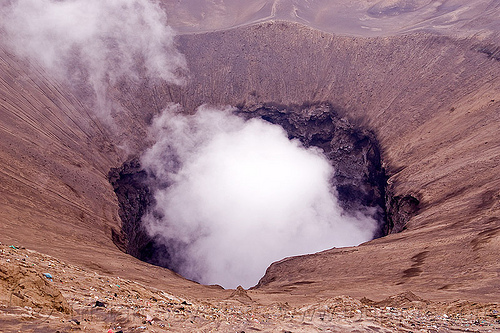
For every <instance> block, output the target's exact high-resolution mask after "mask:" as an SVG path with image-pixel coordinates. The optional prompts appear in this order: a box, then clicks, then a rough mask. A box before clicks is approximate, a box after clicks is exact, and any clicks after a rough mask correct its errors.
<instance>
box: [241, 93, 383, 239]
mask: <svg viewBox="0 0 500 333" xmlns="http://www.w3.org/2000/svg"><path fill="white" fill-rule="evenodd" d="M236 113H237V114H238V115H241V116H243V117H245V118H247V119H249V118H254V117H259V118H262V119H263V120H266V121H268V122H270V123H273V124H278V125H280V126H281V127H283V128H284V129H285V131H286V132H287V133H288V137H289V138H290V139H298V140H299V141H300V142H301V143H302V144H303V145H304V146H305V147H311V146H315V147H318V148H321V149H322V150H323V153H324V155H325V156H326V157H327V158H328V159H329V160H330V163H331V165H332V166H333V167H334V169H335V176H334V179H332V183H333V185H334V186H335V187H336V188H337V192H338V197H339V202H340V205H341V206H342V208H344V209H345V210H346V211H347V212H348V213H353V214H354V213H357V212H360V211H361V212H363V213H366V214H368V215H372V216H373V217H374V218H375V219H376V220H377V221H378V222H379V227H380V229H379V231H378V233H377V235H376V237H381V236H383V235H385V234H387V231H388V229H387V228H386V225H385V213H384V209H385V186H386V176H385V171H384V169H383V168H382V163H381V156H380V149H379V146H378V142H377V139H376V138H375V135H374V134H373V133H372V132H370V131H368V130H366V129H362V128H358V127H356V126H354V125H353V124H352V123H351V122H350V121H349V120H347V119H346V118H341V117H340V116H339V115H338V114H337V113H336V112H335V110H334V109H333V107H332V106H331V105H330V104H328V103H305V104H303V105H289V106H285V105H278V104H265V105H258V106H254V107H251V108H247V109H244V110H241V111H238V112H236ZM370 208H371V210H372V211H371V212H368V209H370Z"/></svg>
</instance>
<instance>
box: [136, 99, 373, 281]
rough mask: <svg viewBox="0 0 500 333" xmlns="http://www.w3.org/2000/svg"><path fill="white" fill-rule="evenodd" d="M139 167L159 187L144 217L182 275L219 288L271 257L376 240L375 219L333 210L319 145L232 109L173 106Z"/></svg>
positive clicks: (258, 273) (252, 273)
mask: <svg viewBox="0 0 500 333" xmlns="http://www.w3.org/2000/svg"><path fill="white" fill-rule="evenodd" d="M152 135H153V136H154V137H155V139H156V144H155V145H154V146H152V147H151V148H150V149H149V150H147V151H146V152H145V153H144V155H143V156H142V161H141V162H142V165H143V166H144V167H145V168H146V169H148V170H149V171H150V172H151V173H153V174H154V175H156V177H157V180H158V182H162V181H163V182H164V184H163V185H165V186H167V185H168V187H165V186H163V188H162V187H161V186H160V189H158V190H156V192H155V199H156V207H155V208H154V212H153V213H150V214H148V215H147V216H146V217H145V218H144V222H145V223H147V226H148V228H149V231H150V232H151V234H152V235H156V236H160V237H161V238H162V239H163V241H164V242H165V244H170V247H171V249H172V250H173V251H175V252H174V253H171V255H173V256H174V258H173V260H174V262H176V265H177V270H178V272H179V273H181V274H182V275H184V276H185V277H187V278H191V279H194V280H196V281H199V282H201V283H205V284H220V285H222V286H224V287H226V288H227V287H236V286H237V285H242V286H244V287H250V286H252V285H255V284H256V283H257V281H258V280H259V278H260V277H262V276H263V274H264V272H265V270H266V268H267V267H268V266H269V264H271V263H272V262H273V261H276V260H280V259H282V258H284V257H287V256H292V255H299V254H306V253H314V252H317V251H321V250H325V249H328V248H332V247H342V246H350V245H358V244H360V243H362V242H365V241H368V240H370V239H372V238H373V235H374V232H375V230H376V225H377V223H376V222H375V221H374V220H373V219H372V218H370V217H366V216H364V215H361V214H360V216H357V217H353V216H348V215H346V214H344V212H343V211H342V209H341V208H340V206H339V204H338V202H337V197H336V192H335V189H334V188H332V186H331V179H332V177H333V172H334V170H333V168H332V167H331V166H330V164H329V162H328V160H327V159H326V158H325V157H324V156H323V155H322V153H321V151H319V149H314V148H309V149H305V148H304V147H303V146H302V144H301V143H300V142H299V141H297V140H291V141H290V140H289V139H288V138H287V135H286V132H285V131H284V130H283V129H282V128H281V127H280V126H277V125H272V124H269V123H267V122H265V121H263V120H260V119H253V120H249V121H244V120H242V119H241V118H239V117H237V116H235V115H232V113H231V109H226V110H215V109H211V108H208V107H201V108H200V109H199V110H198V111H197V113H196V114H195V115H182V114H180V113H179V107H172V108H170V109H168V110H166V111H165V112H164V113H163V114H162V115H160V116H158V117H157V118H156V119H155V120H154V123H153V126H152Z"/></svg>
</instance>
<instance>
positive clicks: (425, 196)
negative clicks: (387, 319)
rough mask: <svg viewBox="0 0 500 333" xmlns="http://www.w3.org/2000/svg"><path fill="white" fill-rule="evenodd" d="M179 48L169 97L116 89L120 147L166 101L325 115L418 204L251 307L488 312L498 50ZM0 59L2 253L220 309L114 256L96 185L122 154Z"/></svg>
mask: <svg viewBox="0 0 500 333" xmlns="http://www.w3.org/2000/svg"><path fill="white" fill-rule="evenodd" d="M179 47H180V49H181V51H182V52H183V53H184V54H185V55H186V57H187V58H188V63H189V67H190V71H191V75H192V76H191V82H189V83H188V85H186V86H185V87H184V88H179V87H167V86H164V87H153V86H151V85H150V84H146V83H145V84H144V85H143V86H141V87H139V88H137V87H136V86H132V85H131V86H127V85H126V84H123V85H121V86H120V87H118V88H119V89H117V91H116V96H115V97H116V99H117V100H119V101H120V102H121V103H122V105H123V106H125V107H126V108H127V109H128V110H129V112H130V114H126V115H123V116H121V117H123V118H122V119H117V122H118V123H120V124H123V123H125V121H126V120H127V119H128V120H130V122H129V123H128V125H127V126H128V128H127V130H130V131H129V132H130V136H131V137H130V140H131V141H134V140H137V141H138V142H139V144H141V142H142V140H143V137H142V135H143V131H142V129H143V128H144V127H145V125H147V124H145V121H144V119H147V118H148V117H147V116H148V115H150V114H153V113H154V112H158V111H159V110H161V108H162V107H163V106H165V105H166V103H167V102H170V101H174V102H178V103H180V104H182V105H183V106H185V107H186V108H187V109H188V110H189V109H193V108H194V107H196V106H198V105H199V104H201V103H207V102H208V103H214V104H231V105H237V104H238V105H240V106H242V107H251V106H253V105H258V104H259V103H265V102H276V103H281V104H291V103H299V104H300V103H302V102H304V101H329V102H331V103H332V104H333V105H335V106H336V107H337V109H338V111H339V112H340V113H342V114H343V115H345V116H346V117H348V118H351V119H353V120H354V121H356V122H358V123H359V124H361V125H363V126H366V127H368V128H370V129H372V130H374V131H375V133H376V134H377V135H378V138H379V140H380V142H381V146H382V149H383V154H384V156H383V158H384V162H385V166H386V168H387V170H388V172H389V174H390V175H391V178H390V179H389V184H390V187H389V190H390V194H391V195H392V196H405V195H412V196H415V197H417V198H418V199H419V200H420V201H421V208H420V211H419V213H418V215H417V216H415V217H414V218H413V219H411V220H410V222H409V224H408V225H407V230H406V231H404V232H403V233H401V234H397V235H391V236H388V237H386V238H383V239H379V240H375V241H373V242H370V243H368V244H365V245H363V246H360V247H358V248H352V249H333V250H329V251H325V252H323V253H320V254H316V255H310V256H304V257H298V258H293V259H289V260H284V261H282V262H280V263H277V264H274V265H272V266H271V267H270V269H269V270H268V272H267V274H266V276H265V277H264V278H263V279H262V280H261V283H260V285H259V288H258V289H257V291H258V292H259V293H262V294H260V295H263V296H262V297H267V298H266V299H268V300H273V299H277V298H279V299H287V300H289V301H290V302H297V303H300V302H302V301H304V300H306V299H312V298H313V299H316V298H319V297H324V296H329V297H330V296H335V295H340V294H348V295H351V296H368V297H370V298H375V299H381V298H383V297H384V296H388V295H392V294H395V293H397V292H399V291H403V290H412V291H414V292H418V293H419V294H421V295H424V296H425V297H426V298H431V299H447V300H451V299H455V298H457V297H461V298H469V299H478V300H484V301H487V300H498V298H499V296H500V289H499V288H500V279H499V276H498V273H499V270H500V266H499V262H498V258H497V253H498V251H499V249H500V219H499V218H498V215H499V207H500V205H499V192H500V189H499V183H500V179H499V177H498V174H499V171H500V170H499V168H500V167H499V165H500V164H499V154H500V142H499V140H500V139H499V137H498V135H496V134H497V133H498V126H499V125H498V124H499V123H498V121H499V119H498V117H499V114H500V113H499V108H500V62H499V61H498V59H497V58H495V57H497V56H496V54H497V53H495V52H498V46H496V45H494V44H489V43H487V42H483V41H480V40H479V39H472V38H471V39H460V40H458V39H453V38H449V37H443V36H441V37H439V36H434V35H426V34H422V33H420V34H413V35H401V36H397V37H378V38H359V37H357V38H354V37H352V38H351V37H339V36H334V35H331V34H328V33H323V32H318V31H315V30H312V29H310V28H306V27H304V26H300V25H297V24H289V23H282V22H271V23H263V24H260V25H256V26H249V27H242V28H238V29H235V30H230V31H220V32H216V33H210V34H198V35H184V36H182V37H181V38H180V40H179ZM0 54H1V56H0V84H1V85H0V96H1V99H0V113H1V128H0V138H1V140H0V145H1V146H0V147H1V149H0V154H2V156H1V163H2V171H1V173H0V177H1V179H0V191H1V196H0V204H1V207H2V208H3V209H2V210H1V211H0V220H1V224H0V227H1V228H2V229H1V230H2V231H1V238H2V239H1V241H2V242H15V243H20V244H21V245H24V246H27V247H30V248H32V249H37V250H39V251H42V252H44V253H48V254H50V255H54V256H56V257H58V258H61V259H63V260H67V261H69V262H70V263H79V264H82V265H85V266H87V267H90V268H92V269H95V270H97V271H100V272H106V273H107V274H111V275H120V276H122V277H126V278H130V279H136V280H140V281H142V282H144V283H147V284H149V285H152V286H157V287H162V288H170V289H171V290H173V291H175V292H178V293H187V294H190V295H193V296H196V297H201V296H204V297H223V295H222V292H219V291H218V290H215V289H210V288H205V287H202V286H197V285H196V284H194V283H190V282H187V281H184V280H182V279H181V278H179V277H178V276H175V275H174V274H172V273H170V272H169V271H167V270H163V269H158V268H152V267H151V266H149V265H146V264H144V263H141V262H138V261H137V260H135V259H133V258H131V257H129V256H126V255H124V254H123V253H122V252H120V251H119V250H118V249H117V248H116V247H115V246H114V244H113V243H112V241H111V238H112V232H111V229H113V228H114V229H115V230H117V229H118V228H119V225H120V223H119V221H118V215H117V202H116V199H115V197H114V194H113V192H112V188H111V185H109V184H108V183H107V180H106V174H107V172H108V170H109V168H110V167H113V166H115V167H116V166H118V165H120V163H121V162H122V161H123V160H124V158H125V156H124V155H125V154H124V153H119V152H118V150H117V149H115V146H114V145H115V144H116V143H119V142H122V139H121V138H114V137H110V134H109V133H110V132H108V131H106V130H104V129H103V126H102V125H100V124H99V120H97V119H93V117H91V116H90V115H89V111H88V110H86V109H85V108H84V107H83V106H82V105H80V102H79V101H78V99H76V98H75V97H74V96H72V95H71V94H70V93H69V92H67V91H66V89H65V88H64V86H62V85H61V84H60V83H56V82H53V80H51V79H50V78H47V77H45V76H44V74H43V73H42V72H40V71H39V70H37V69H36V65H34V66H35V67H34V68H31V67H30V66H28V65H27V64H25V63H22V62H21V61H20V60H19V59H16V58H14V57H12V56H10V55H9V54H8V53H7V52H5V51H2V52H1V53H0ZM190 288H191V289H190ZM267 293H269V294H267Z"/></svg>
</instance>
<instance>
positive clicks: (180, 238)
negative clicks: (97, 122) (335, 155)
mask: <svg viewBox="0 0 500 333" xmlns="http://www.w3.org/2000/svg"><path fill="white" fill-rule="evenodd" d="M0 15H1V17H2V20H1V21H0V32H1V34H2V38H1V40H0V42H1V43H2V44H3V46H4V47H7V48H8V49H10V50H11V51H13V52H15V53H16V54H18V55H20V56H22V57H25V58H27V59H29V60H30V61H31V62H35V63H38V64H40V65H41V66H43V67H44V68H45V69H46V70H47V71H49V72H50V73H51V74H52V75H55V76H56V77H58V78H60V79H64V80H66V82H68V83H70V84H71V86H72V87H73V88H76V89H75V91H79V92H80V98H83V99H86V102H89V101H90V102H92V103H95V106H97V109H96V111H97V112H98V115H100V116H101V117H104V118H108V117H109V116H110V114H111V109H112V107H113V105H110V102H109V101H108V96H107V95H108V91H109V89H110V87H112V86H113V85H114V84H116V83H117V81H118V80H120V79H121V78H123V77H126V78H127V79H128V80H139V79H140V78H141V77H143V76H147V77H150V78H158V79H162V80H166V81H167V82H170V83H174V84H179V83H182V82H183V75H182V71H183V70H184V69H185V68H186V63H185V59H184V57H183V56H182V55H181V54H180V53H179V52H178V51H177V50H176V49H175V46H174V42H173V37H174V33H173V31H172V30H171V29H170V28H169V27H168V26H167V24H166V16H165V14H164V12H163V11H162V10H161V9H160V8H159V6H158V5H157V4H156V3H153V2H151V1H149V0H106V1H104V0H7V1H3V2H2V3H1V4H0ZM179 73H181V74H179ZM82 91H83V93H81V92H82ZM82 94H83V95H84V96H83V97H82ZM87 95H88V96H87ZM180 111H181V110H180V108H179V107H170V108H168V109H167V110H166V111H165V112H164V113H162V114H161V115H159V116H158V117H156V118H155V119H154V123H153V125H152V127H151V135H152V139H154V142H156V143H155V144H154V145H153V146H152V147H151V148H150V149H148V150H147V151H146V152H145V153H144V154H143V156H142V165H143V166H144V167H145V168H146V169H147V170H148V171H149V172H150V174H151V175H152V177H154V180H155V182H156V184H157V188H156V190H155V199H156V206H155V207H154V209H152V211H151V212H150V213H149V214H148V215H146V216H145V217H144V221H143V222H144V223H146V225H147V227H148V230H149V232H150V233H151V234H152V235H155V236H158V237H160V238H161V239H162V240H163V241H164V243H165V244H166V245H167V247H169V249H170V251H169V254H170V255H171V256H172V257H171V258H170V261H171V264H172V266H174V267H175V268H176V269H177V271H178V272H179V273H181V274H183V275H184V276H185V277H188V278H191V279H194V280H196V281H199V282H202V283H207V284H213V283H217V284H221V285H223V286H225V287H236V286H237V285H239V284H241V285H243V286H245V287H249V286H251V285H254V284H255V283H256V282H257V281H258V279H259V278H260V277H261V276H262V275H263V274H264V272H265V269H266V267H267V266H268V265H269V264H270V263H271V262H273V261H276V260H279V259H282V258H284V257H286V256H292V255H298V254H305V253H311V252H317V251H320V250H324V249H327V248H331V247H334V246H337V247H339V246H349V245H357V244H359V243H361V242H364V241H367V240H370V239H371V238H372V237H373V233H374V231H375V229H376V222H375V221H374V220H373V219H372V218H370V217H366V216H365V215H363V214H361V213H360V214H359V216H348V215H346V214H345V213H344V212H343V211H342V209H341V208H340V207H339V205H338V202H337V198H336V194H335V190H334V189H333V188H332V187H331V185H330V180H331V178H332V176H333V170H332V167H331V166H330V164H329V163H328V161H327V160H326V158H325V157H323V156H322V154H321V152H320V151H319V150H317V149H305V148H304V147H302V145H301V144H300V143H299V142H298V141H294V140H292V141H290V140H288V138H287V136H286V133H285V132H284V131H283V129H282V128H281V127H279V126H275V125H271V124H269V123H266V122H264V121H261V120H250V121H244V120H242V119H240V118H238V117H236V116H233V115H231V109H225V110H214V109H210V108H207V107H201V108H200V109H199V111H198V112H197V114H196V115H194V116H184V115H181V114H179V112H180Z"/></svg>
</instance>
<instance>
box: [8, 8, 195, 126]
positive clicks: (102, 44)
mask: <svg viewBox="0 0 500 333" xmlns="http://www.w3.org/2000/svg"><path fill="white" fill-rule="evenodd" d="M0 15H1V17H2V20H1V22H0V31H3V35H4V36H3V38H2V42H3V43H5V45H6V46H7V48H8V49H10V50H12V51H13V52H15V53H16V54H18V55H19V56H22V57H24V58H26V59H29V60H30V61H32V62H36V63H38V64H40V65H41V66H43V67H44V68H45V69H46V70H47V71H48V72H49V73H51V74H52V75H55V76H56V77H58V78H60V79H61V78H62V79H66V81H67V82H68V83H70V84H71V85H72V86H73V87H74V88H77V90H78V91H79V92H80V93H81V92H82V91H85V90H87V95H88V96H86V99H87V100H91V101H92V102H93V103H96V104H97V106H98V107H99V109H100V110H97V111H98V112H100V113H101V115H105V116H109V112H110V110H109V105H106V104H107V103H109V101H108V100H107V96H106V94H107V90H108V89H109V87H110V86H112V85H113V84H115V83H116V82H117V80H119V79H120V78H123V77H126V78H127V79H129V80H137V79H139V78H140V76H141V75H142V76H147V77H151V78H158V79H162V80H165V81H167V82H170V83H176V84H178V83H182V82H183V79H182V77H183V76H182V75H180V74H179V72H180V71H182V70H183V69H184V68H185V67H186V64H185V59H184V57H183V56H182V55H181V54H180V53H179V52H178V51H177V50H176V48H175V45H174V40H173V38H174V32H173V31H172V29H171V28H170V27H169V26H168V25H167V24H166V15H165V13H164V12H163V11H162V10H161V8H160V7H159V6H158V5H157V4H156V3H154V2H151V1H150V0H106V1H102V0H62V1H61V0H9V1H4V2H3V3H2V4H1V5H0ZM80 97H81V98H82V96H81V95H80Z"/></svg>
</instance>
